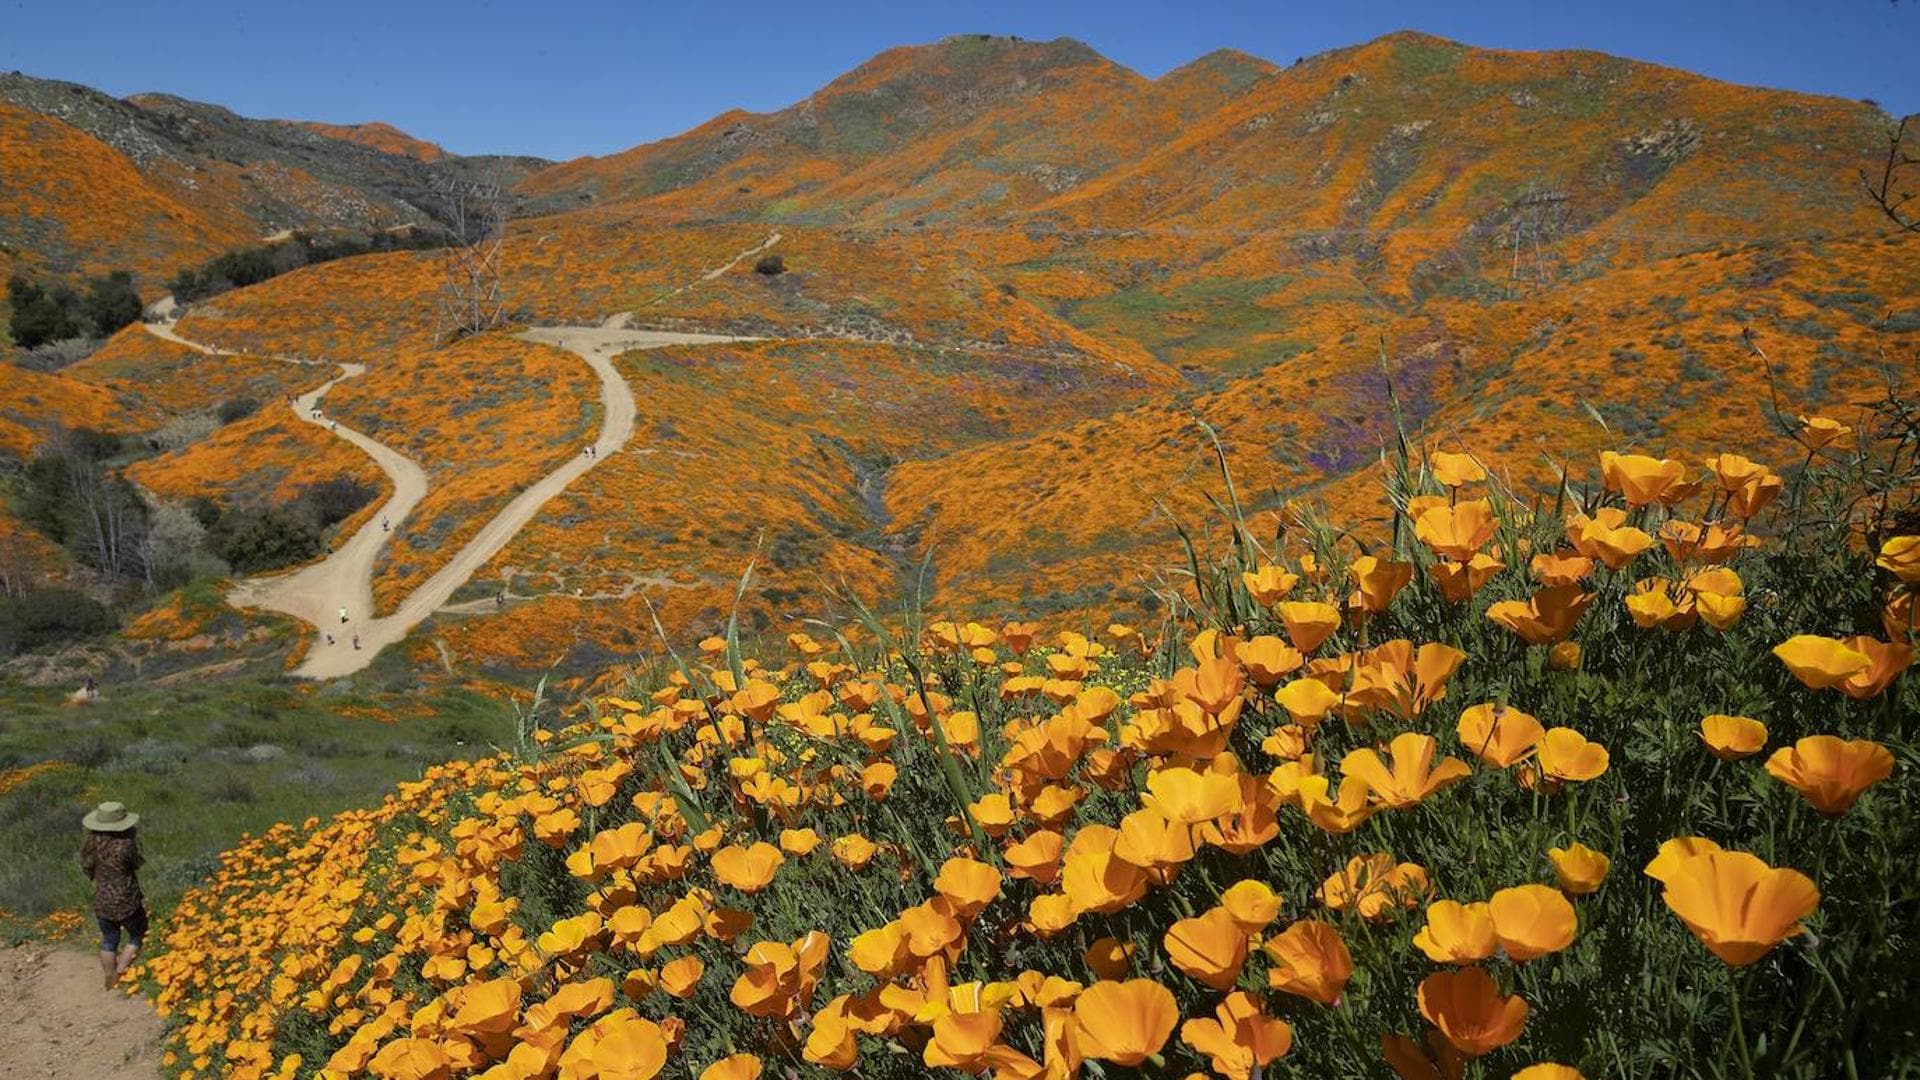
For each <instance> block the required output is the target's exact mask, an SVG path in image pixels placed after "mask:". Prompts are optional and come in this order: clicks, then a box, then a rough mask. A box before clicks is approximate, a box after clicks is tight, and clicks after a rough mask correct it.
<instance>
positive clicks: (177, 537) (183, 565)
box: [139, 502, 224, 592]
mask: <svg viewBox="0 0 1920 1080" xmlns="http://www.w3.org/2000/svg"><path fill="white" fill-rule="evenodd" d="M206 538H207V527H206V526H205V525H202V524H200V519H199V518H198V517H195V516H194V513H193V509H192V507H190V506H188V505H187V504H185V503H179V502H170V503H162V504H161V505H159V506H157V507H155V508H154V509H153V511H152V512H151V513H150V514H149V515H148V520H147V532H146V535H145V536H144V537H143V538H142V539H141V542H140V546H139V554H140V568H141V571H142V573H143V575H144V576H145V578H146V581H147V588H148V589H150V590H153V591H155V592H161V591H164V590H167V589H171V588H174V587H176V586H180V585H184V584H186V583H187V582H189V581H192V580H193V579H194V578H196V577H202V576H216V575H218V574H220V573H222V572H223V571H224V568H223V567H221V566H219V565H218V561H217V560H216V559H215V558H214V557H213V556H212V555H210V554H208V553H207V551H206Z"/></svg>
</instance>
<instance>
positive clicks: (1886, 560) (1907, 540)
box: [1873, 536, 1920, 585]
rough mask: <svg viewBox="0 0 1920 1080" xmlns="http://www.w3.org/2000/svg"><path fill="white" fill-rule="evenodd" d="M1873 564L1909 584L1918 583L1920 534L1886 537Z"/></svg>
mask: <svg viewBox="0 0 1920 1080" xmlns="http://www.w3.org/2000/svg"><path fill="white" fill-rule="evenodd" d="M1873 565H1875V566H1877V567H1879V568H1880V569H1882V570H1885V571H1886V572H1888V573H1890V574H1892V575H1893V576H1894V577H1897V578H1899V579H1900V580H1901V581H1904V582H1906V583H1907V584H1909V585H1920V536H1893V537H1888V538H1887V540H1886V542H1885V543H1883V544H1881V545H1880V556H1879V558H1877V559H1875V560H1874V561H1873Z"/></svg>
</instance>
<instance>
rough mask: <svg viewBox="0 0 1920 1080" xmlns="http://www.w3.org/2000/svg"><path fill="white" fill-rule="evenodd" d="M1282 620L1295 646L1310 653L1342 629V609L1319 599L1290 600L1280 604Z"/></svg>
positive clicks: (1288, 637) (1288, 636)
mask: <svg viewBox="0 0 1920 1080" xmlns="http://www.w3.org/2000/svg"><path fill="white" fill-rule="evenodd" d="M1280 621H1281V623H1283V624H1284V625H1285V626H1286V628H1287V640H1288V641H1291V642H1293V647H1294V648H1296V649H1298V650H1300V651H1301V652H1303V653H1310V652H1312V651H1313V650H1315V649H1317V648H1319V647H1320V644H1321V643H1322V642H1324V641H1326V640H1327V639H1328V638H1330V637H1332V636H1333V633H1334V631H1336V630H1338V629H1340V609H1338V608H1336V607H1334V606H1333V605H1332V604H1323V603H1320V602H1319V601H1311V600H1289V601H1287V602H1285V603H1283V604H1281V605H1280Z"/></svg>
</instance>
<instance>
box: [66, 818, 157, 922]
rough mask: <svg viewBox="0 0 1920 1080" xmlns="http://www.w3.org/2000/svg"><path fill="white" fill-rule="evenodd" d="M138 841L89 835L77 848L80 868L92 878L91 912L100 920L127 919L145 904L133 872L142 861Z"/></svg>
mask: <svg viewBox="0 0 1920 1080" xmlns="http://www.w3.org/2000/svg"><path fill="white" fill-rule="evenodd" d="M145 861H146V860H145V859H143V858H142V857H141V855H140V841H139V840H137V839H135V838H134V836H133V835H132V834H131V833H122V834H119V835H111V836H110V835H104V834H101V833H90V834H88V836H87V839H86V841H85V842H84V843H82V844H81V845H80V869H82V870H84V871H86V873H87V876H88V877H89V878H92V879H93V913H94V914H95V915H98V916H99V917H100V918H103V919H131V918H133V916H134V913H135V912H138V911H139V910H140V909H141V907H142V906H143V905H144V903H145V898H144V897H142V896H141V895H140V879H139V878H137V877H135V876H134V872H135V871H136V870H139V869H140V864H141V863H142V862H145Z"/></svg>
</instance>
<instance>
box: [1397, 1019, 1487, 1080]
mask: <svg viewBox="0 0 1920 1080" xmlns="http://www.w3.org/2000/svg"><path fill="white" fill-rule="evenodd" d="M1380 1055H1381V1056H1382V1057H1384V1058H1386V1061H1387V1067H1388V1068H1390V1069H1392V1070H1393V1074H1394V1075H1395V1076H1397V1077H1399V1078H1400V1080H1461V1078H1462V1077H1464V1076H1465V1075H1466V1074H1467V1058H1466V1055H1464V1054H1462V1053H1461V1052H1460V1051H1458V1050H1455V1049H1454V1048H1453V1044H1452V1043H1449V1042H1448V1041H1447V1040H1446V1038H1445V1037H1444V1036H1442V1035H1441V1034H1440V1033H1439V1032H1438V1031H1435V1030H1434V1029H1432V1028H1428V1029H1427V1049H1424V1050H1423V1049H1421V1047H1420V1044H1419V1043H1416V1042H1414V1041H1413V1040H1412V1039H1409V1038H1407V1037H1406V1036H1405V1035H1401V1034H1399V1033H1397V1032H1389V1033H1388V1034H1385V1035H1382V1036H1380Z"/></svg>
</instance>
